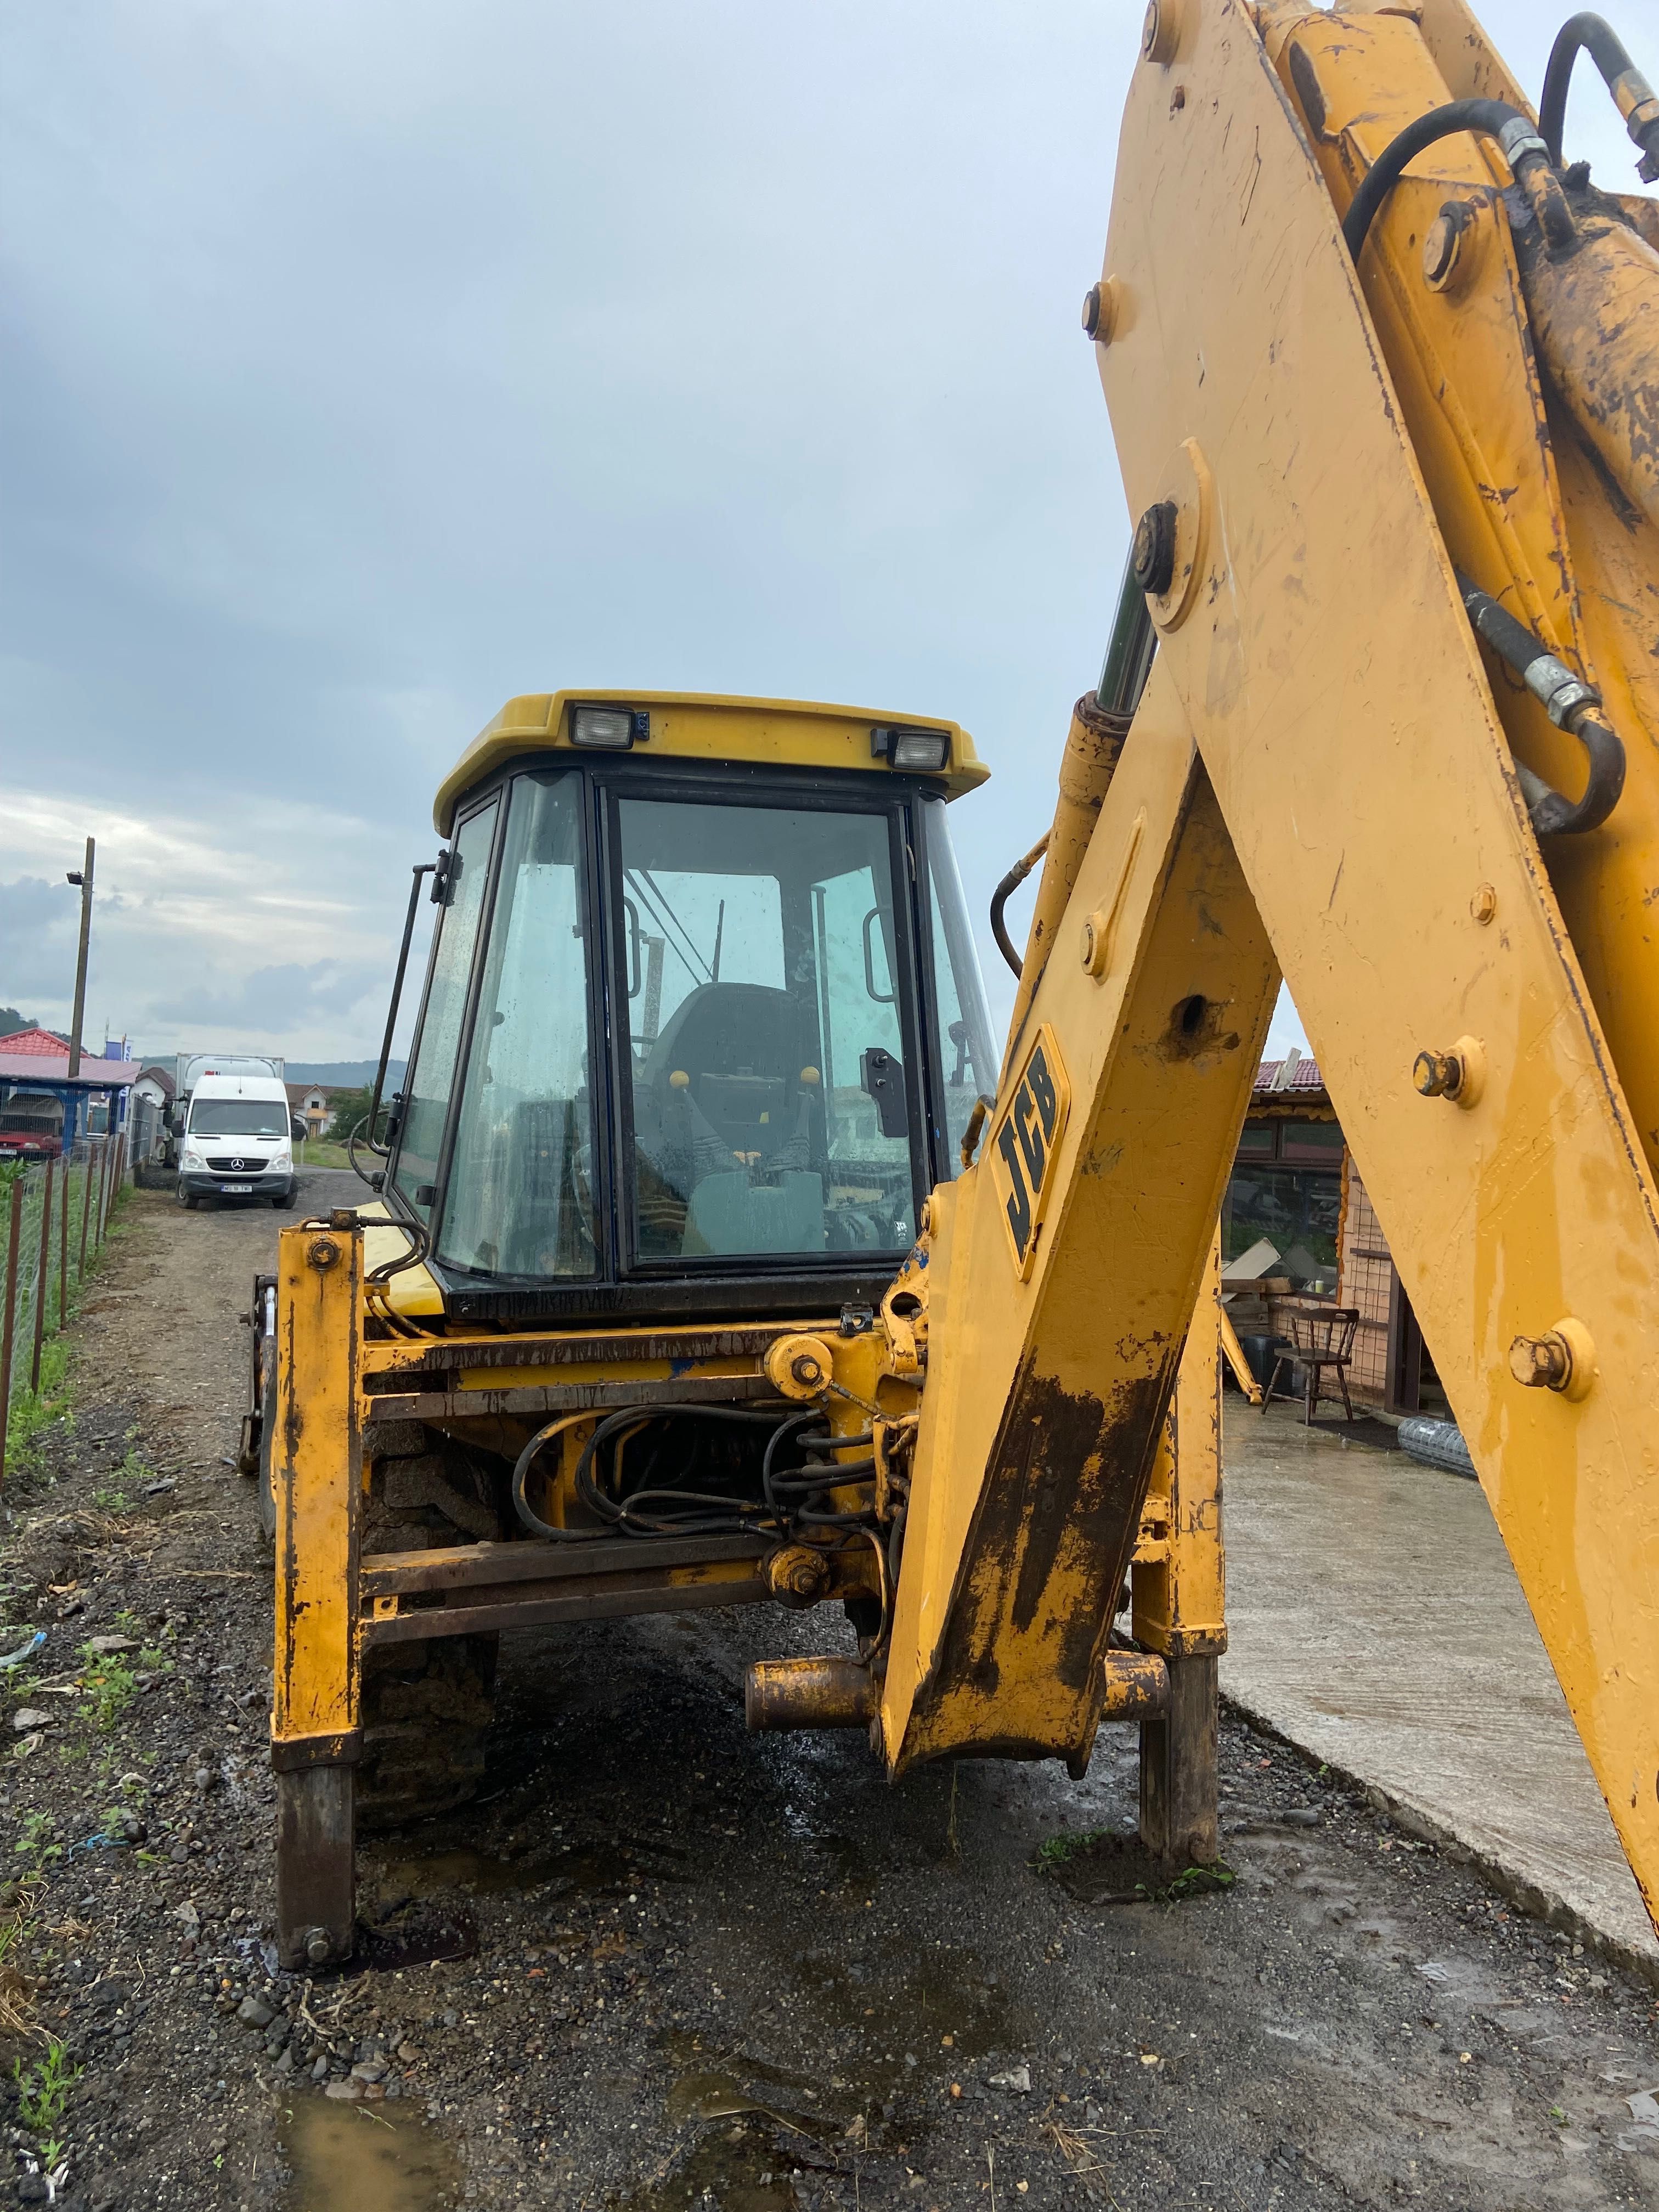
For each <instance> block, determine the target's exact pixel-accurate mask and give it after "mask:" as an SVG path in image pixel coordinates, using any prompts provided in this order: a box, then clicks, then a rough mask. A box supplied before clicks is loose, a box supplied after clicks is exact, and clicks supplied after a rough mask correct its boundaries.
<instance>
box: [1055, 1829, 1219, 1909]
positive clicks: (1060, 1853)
mask: <svg viewBox="0 0 1659 2212" xmlns="http://www.w3.org/2000/svg"><path fill="white" fill-rule="evenodd" d="M1032 1864H1033V1866H1034V1867H1035V1868H1036V1871H1037V1872H1038V1873H1039V1874H1041V1875H1047V1876H1048V1878H1049V1879H1050V1880H1051V1881H1057V1882H1059V1884H1060V1887H1061V1888H1062V1889H1064V1890H1065V1891H1066V1893H1068V1894H1069V1895H1070V1896H1073V1897H1074V1898H1076V1899H1077V1900H1078V1902H1079V1904H1080V1905H1184V1904H1185V1903H1186V1902H1187V1900H1188V1899H1189V1898H1194V1897H1206V1896H1211V1895H1213V1894H1216V1893H1218V1892H1221V1891H1225V1890H1229V1889H1231V1887H1233V1885H1234V1883H1235V1882H1236V1881H1237V1879H1238V1877H1237V1875H1236V1874H1235V1873H1234V1872H1233V1869H1231V1867H1230V1866H1228V1865H1227V1864H1226V1863H1225V1861H1223V1860H1220V1859H1217V1860H1215V1861H1213V1862H1212V1863H1208V1864H1203V1865H1188V1866H1182V1863H1181V1862H1180V1861H1179V1860H1178V1859H1162V1858H1159V1857H1157V1856H1156V1855H1155V1854H1154V1853H1152V1852H1151V1851H1149V1850H1147V1849H1146V1846H1145V1845H1144V1844H1142V1842H1141V1841H1140V1838H1139V1836H1134V1835H1127V1836H1126V1835H1121V1834H1119V1833H1116V1832H1114V1831H1112V1830H1110V1829H1107V1828H1085V1829H1082V1830H1079V1832H1076V1833H1075V1834H1072V1833H1065V1834H1061V1835H1058V1836H1048V1837H1046V1838H1044V1840H1043V1841H1042V1843H1041V1844H1038V1846H1037V1849H1036V1856H1035V1857H1034V1858H1033V1860H1032Z"/></svg>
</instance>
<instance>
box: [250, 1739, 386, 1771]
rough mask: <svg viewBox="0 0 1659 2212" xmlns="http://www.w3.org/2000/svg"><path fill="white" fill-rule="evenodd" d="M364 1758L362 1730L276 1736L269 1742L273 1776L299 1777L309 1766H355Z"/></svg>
mask: <svg viewBox="0 0 1659 2212" xmlns="http://www.w3.org/2000/svg"><path fill="white" fill-rule="evenodd" d="M362 1755H363V1732H362V1729H360V1728H353V1729H336V1730H335V1731H334V1732H333V1733H332V1734H331V1735H286V1736H284V1735H274V1736H272V1738H271V1739H270V1771H271V1772H272V1773H273V1774H298V1773H299V1772H301V1770H302V1769H304V1768H306V1767H310V1766H356V1765H358V1764H359V1763H360V1762H361V1760H362Z"/></svg>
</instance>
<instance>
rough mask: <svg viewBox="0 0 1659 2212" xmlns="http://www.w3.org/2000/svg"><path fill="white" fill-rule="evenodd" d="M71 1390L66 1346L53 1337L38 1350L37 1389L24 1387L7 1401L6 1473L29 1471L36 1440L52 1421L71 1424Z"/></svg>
mask: <svg viewBox="0 0 1659 2212" xmlns="http://www.w3.org/2000/svg"><path fill="white" fill-rule="evenodd" d="M74 1395H75V1393H74V1389H73V1387H72V1385H71V1383H70V1357H69V1346H68V1345H66V1344H65V1343H64V1340H63V1339H62V1337H60V1336H59V1337H53V1338H52V1340H51V1341H50V1342H49V1343H47V1344H46V1346H44V1347H43V1348H42V1350H41V1353H40V1389H38V1390H31V1389H28V1388H27V1386H25V1387H24V1388H23V1389H20V1390H18V1391H17V1392H16V1393H15V1395H14V1396H13V1398H12V1401H11V1411H10V1413H9V1415H8V1416H7V1421H6V1473H7V1474H9V1475H20V1474H33V1473H34V1472H35V1471H36V1470H37V1468H39V1466H40V1440H41V1438H42V1437H43V1436H44V1435H45V1433H46V1431H47V1430H48V1429H49V1428H51V1427H52V1424H53V1423H54V1422H55V1421H64V1422H67V1423H69V1424H70V1425H71V1426H72V1425H73V1423H74V1415H73V1413H72V1412H71V1405H72V1401H73V1399H74Z"/></svg>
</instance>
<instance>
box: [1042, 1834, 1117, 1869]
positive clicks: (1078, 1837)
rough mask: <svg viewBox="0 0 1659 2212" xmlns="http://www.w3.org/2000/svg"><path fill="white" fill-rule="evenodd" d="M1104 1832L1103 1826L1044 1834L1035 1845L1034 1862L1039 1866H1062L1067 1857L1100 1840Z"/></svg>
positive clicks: (1071, 1857) (1072, 1857)
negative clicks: (1060, 1834) (1072, 1831)
mask: <svg viewBox="0 0 1659 2212" xmlns="http://www.w3.org/2000/svg"><path fill="white" fill-rule="evenodd" d="M1106 1833H1107V1831H1106V1830H1105V1829H1104V1828H1079V1830H1078V1831H1077V1832H1076V1833H1075V1834H1070V1833H1068V1834H1066V1835H1063V1836H1045V1837H1044V1838H1043V1839H1042V1842H1041V1843H1040V1844H1038V1845H1037V1847H1036V1863H1037V1864H1038V1866H1040V1867H1058V1866H1064V1865H1065V1863H1066V1860H1067V1859H1074V1858H1075V1857H1077V1855H1078V1853H1079V1851H1086V1850H1088V1849H1089V1847H1090V1845H1091V1844H1097V1843H1099V1842H1101V1841H1102V1840H1103V1838H1104V1837H1105V1835H1106Z"/></svg>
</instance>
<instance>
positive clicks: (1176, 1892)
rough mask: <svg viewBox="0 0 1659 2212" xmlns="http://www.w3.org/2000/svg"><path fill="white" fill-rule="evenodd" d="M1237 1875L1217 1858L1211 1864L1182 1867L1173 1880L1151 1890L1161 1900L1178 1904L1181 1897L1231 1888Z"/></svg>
mask: <svg viewBox="0 0 1659 2212" xmlns="http://www.w3.org/2000/svg"><path fill="white" fill-rule="evenodd" d="M1237 1880H1238V1876H1237V1875H1236V1874H1235V1873H1234V1872H1233V1870H1232V1869H1231V1867H1230V1866H1227V1865H1225V1863H1223V1862H1222V1861H1221V1860H1220V1859H1217V1860H1216V1861H1215V1863H1213V1865H1211V1866H1189V1867H1184V1868H1183V1869H1182V1871H1181V1872H1180V1873H1179V1874H1178V1875H1176V1877H1175V1879H1174V1881H1167V1882H1165V1883H1164V1887H1163V1888H1162V1889H1155V1890H1154V1891H1153V1892H1152V1894H1153V1896H1154V1897H1156V1898H1158V1899H1159V1900H1160V1901H1161V1902H1164V1903H1167V1904H1170V1905H1179V1904H1180V1902H1181V1900H1182V1898H1183V1897H1204V1896H1206V1895H1208V1893H1210V1892H1211V1891H1212V1890H1218V1889H1231V1887H1232V1886H1233V1884H1234V1883H1235V1882H1236V1881H1237Z"/></svg>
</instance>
